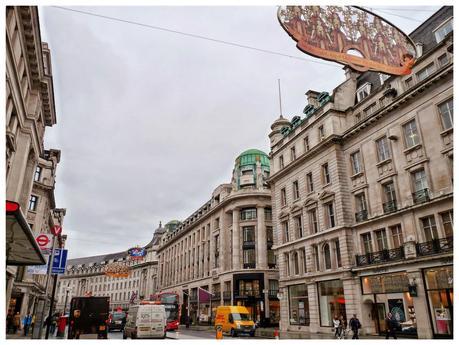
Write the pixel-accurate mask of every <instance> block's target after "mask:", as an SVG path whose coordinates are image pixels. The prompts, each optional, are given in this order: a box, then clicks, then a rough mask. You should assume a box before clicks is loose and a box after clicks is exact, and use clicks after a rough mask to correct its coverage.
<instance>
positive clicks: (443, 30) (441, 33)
mask: <svg viewBox="0 0 459 345" xmlns="http://www.w3.org/2000/svg"><path fill="white" fill-rule="evenodd" d="M451 31H453V20H452V19H450V20H448V21H447V22H446V23H445V24H443V25H442V26H440V27H439V28H438V29H437V30H436V31H435V39H436V40H437V43H440V42H441V41H443V39H444V38H445V37H446V35H448V34H449V33H450V32H451Z"/></svg>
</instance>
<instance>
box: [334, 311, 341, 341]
mask: <svg viewBox="0 0 459 345" xmlns="http://www.w3.org/2000/svg"><path fill="white" fill-rule="evenodd" d="M333 329H334V330H335V338H337V339H340V338H341V329H342V325H341V320H340V319H339V318H338V315H335V316H334V317H333Z"/></svg>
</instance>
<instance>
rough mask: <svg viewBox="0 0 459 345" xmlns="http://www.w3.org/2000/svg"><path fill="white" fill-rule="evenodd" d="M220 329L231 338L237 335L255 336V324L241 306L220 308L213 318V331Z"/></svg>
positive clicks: (245, 309)
mask: <svg viewBox="0 0 459 345" xmlns="http://www.w3.org/2000/svg"><path fill="white" fill-rule="evenodd" d="M218 328H221V330H222V331H223V332H225V333H229V334H230V335H231V336H232V337H237V336H238V335H239V334H248V335H250V336H251V337H254V336H255V323H254V322H253V320H252V319H251V317H250V314H249V311H248V310H247V308H246V307H243V306H220V307H218V308H217V314H216V316H215V329H218Z"/></svg>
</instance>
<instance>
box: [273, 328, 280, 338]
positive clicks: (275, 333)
mask: <svg viewBox="0 0 459 345" xmlns="http://www.w3.org/2000/svg"><path fill="white" fill-rule="evenodd" d="M274 339H276V340H279V330H278V329H277V328H274Z"/></svg>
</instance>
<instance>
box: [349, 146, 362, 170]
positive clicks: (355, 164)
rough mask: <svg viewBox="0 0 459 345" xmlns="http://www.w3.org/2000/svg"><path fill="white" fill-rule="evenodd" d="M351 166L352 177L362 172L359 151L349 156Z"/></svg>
mask: <svg viewBox="0 0 459 345" xmlns="http://www.w3.org/2000/svg"><path fill="white" fill-rule="evenodd" d="M351 165H352V174H353V175H355V174H358V173H360V172H361V171H362V166H361V163H360V151H357V152H354V153H353V154H351Z"/></svg>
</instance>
